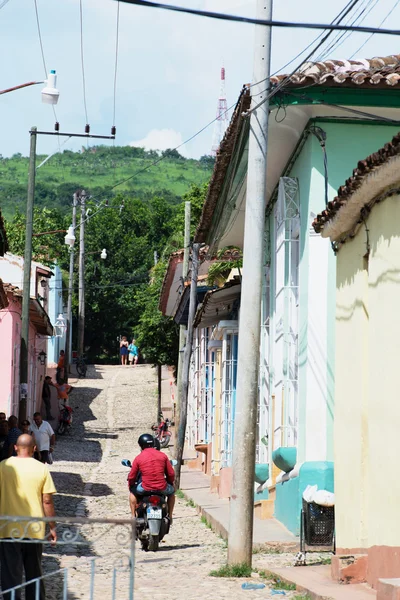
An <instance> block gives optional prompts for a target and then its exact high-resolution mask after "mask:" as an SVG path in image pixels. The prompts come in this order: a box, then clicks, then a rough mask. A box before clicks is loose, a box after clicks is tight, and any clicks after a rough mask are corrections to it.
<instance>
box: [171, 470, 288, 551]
mask: <svg viewBox="0 0 400 600" xmlns="http://www.w3.org/2000/svg"><path fill="white" fill-rule="evenodd" d="M181 490H182V492H183V493H184V495H185V497H186V498H187V499H188V500H191V501H192V502H193V503H194V504H195V505H196V508H197V510H198V512H199V513H200V514H201V515H202V516H204V517H205V518H206V519H207V521H208V522H209V523H210V525H211V527H212V529H213V530H214V531H215V532H216V533H218V534H219V535H221V537H223V538H224V539H227V538H228V531H229V500H228V499H227V498H224V499H221V498H219V497H218V495H217V494H212V493H211V492H210V478H209V477H208V476H207V475H205V474H204V473H202V472H201V471H193V470H189V469H188V468H187V467H182V473H181ZM297 545H298V540H297V538H296V537H295V536H294V535H293V534H292V533H290V531H288V530H287V529H286V528H285V527H284V526H283V525H282V524H281V523H279V521H277V520H276V519H266V520H261V519H257V518H255V519H254V534H253V546H254V548H257V549H267V548H272V547H273V548H276V549H278V548H279V550H281V551H282V550H290V551H295V550H296V548H297Z"/></svg>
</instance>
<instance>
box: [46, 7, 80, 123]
mask: <svg viewBox="0 0 400 600" xmlns="http://www.w3.org/2000/svg"><path fill="white" fill-rule="evenodd" d="M35 2H36V0H35ZM79 21H80V39H81V69H82V88H83V106H84V109H85V117H86V125H87V124H88V123H89V120H88V112H87V104H86V78H85V61H84V56H83V7H82V0H79Z"/></svg>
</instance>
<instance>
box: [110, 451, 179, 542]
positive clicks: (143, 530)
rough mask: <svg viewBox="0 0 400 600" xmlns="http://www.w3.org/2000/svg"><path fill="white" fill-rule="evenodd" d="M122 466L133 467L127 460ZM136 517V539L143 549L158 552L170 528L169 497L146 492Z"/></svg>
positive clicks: (124, 460)
mask: <svg viewBox="0 0 400 600" xmlns="http://www.w3.org/2000/svg"><path fill="white" fill-rule="evenodd" d="M171 462H176V461H171ZM121 464H122V465H123V466H124V467H128V468H129V469H130V468H131V467H132V463H131V461H130V460H128V459H127V458H124V459H123V460H122V461H121ZM136 515H137V516H136V537H137V539H139V540H140V543H141V545H142V549H143V550H145V551H147V550H151V551H152V552H157V550H158V547H159V544H160V542H161V540H162V539H163V538H164V536H165V535H167V533H168V532H169V527H170V522H169V519H168V505H167V496H166V495H165V494H163V493H162V492H160V491H152V492H146V495H144V496H141V497H140V498H139V503H138V506H137V509H136Z"/></svg>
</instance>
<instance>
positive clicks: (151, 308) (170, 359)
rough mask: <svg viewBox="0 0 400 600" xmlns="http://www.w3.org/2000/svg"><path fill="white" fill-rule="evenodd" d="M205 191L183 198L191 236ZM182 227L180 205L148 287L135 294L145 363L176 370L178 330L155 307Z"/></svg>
mask: <svg viewBox="0 0 400 600" xmlns="http://www.w3.org/2000/svg"><path fill="white" fill-rule="evenodd" d="M207 187H208V186H207V185H204V186H202V187H199V186H195V185H192V186H191V188H190V190H189V192H188V193H187V194H185V196H184V200H185V201H190V202H191V234H192V235H193V234H194V231H195V229H196V226H197V223H198V221H199V218H200V215H201V211H202V207H203V204H204V200H205V197H206V193H207ZM184 223H185V206H184V204H180V205H179V206H177V208H176V212H175V216H174V217H173V219H172V220H171V221H170V236H169V238H168V240H167V243H166V245H165V247H164V250H163V253H162V259H161V260H160V261H159V262H158V264H157V265H156V266H155V267H153V268H152V269H151V272H150V284H149V285H148V287H146V288H145V289H140V290H139V291H138V292H137V294H136V299H137V302H138V306H139V315H140V316H139V320H138V325H137V327H136V335H137V338H138V343H139V345H140V347H141V350H142V352H143V353H144V354H145V355H146V360H148V361H149V362H151V363H152V364H154V365H170V366H174V367H176V366H177V364H178V350H179V329H178V326H177V325H176V323H175V321H174V320H173V319H172V318H171V317H165V316H163V315H162V313H161V311H160V309H159V308H158V303H159V300H160V293H161V288H162V283H163V280H164V275H165V271H166V269H167V265H168V258H169V255H170V253H171V252H173V251H175V250H177V249H178V248H182V246H183V239H184Z"/></svg>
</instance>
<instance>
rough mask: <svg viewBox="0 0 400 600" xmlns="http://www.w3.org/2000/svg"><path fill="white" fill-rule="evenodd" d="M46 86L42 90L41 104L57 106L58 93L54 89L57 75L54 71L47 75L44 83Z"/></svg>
mask: <svg viewBox="0 0 400 600" xmlns="http://www.w3.org/2000/svg"><path fill="white" fill-rule="evenodd" d="M45 83H47V86H46V87H45V88H43V89H42V102H43V103H44V104H57V102H58V98H59V97H60V92H59V91H58V89H57V88H56V84H57V75H56V72H55V70H54V69H52V70H51V71H50V73H49V78H48V79H47V81H46V82H45Z"/></svg>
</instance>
